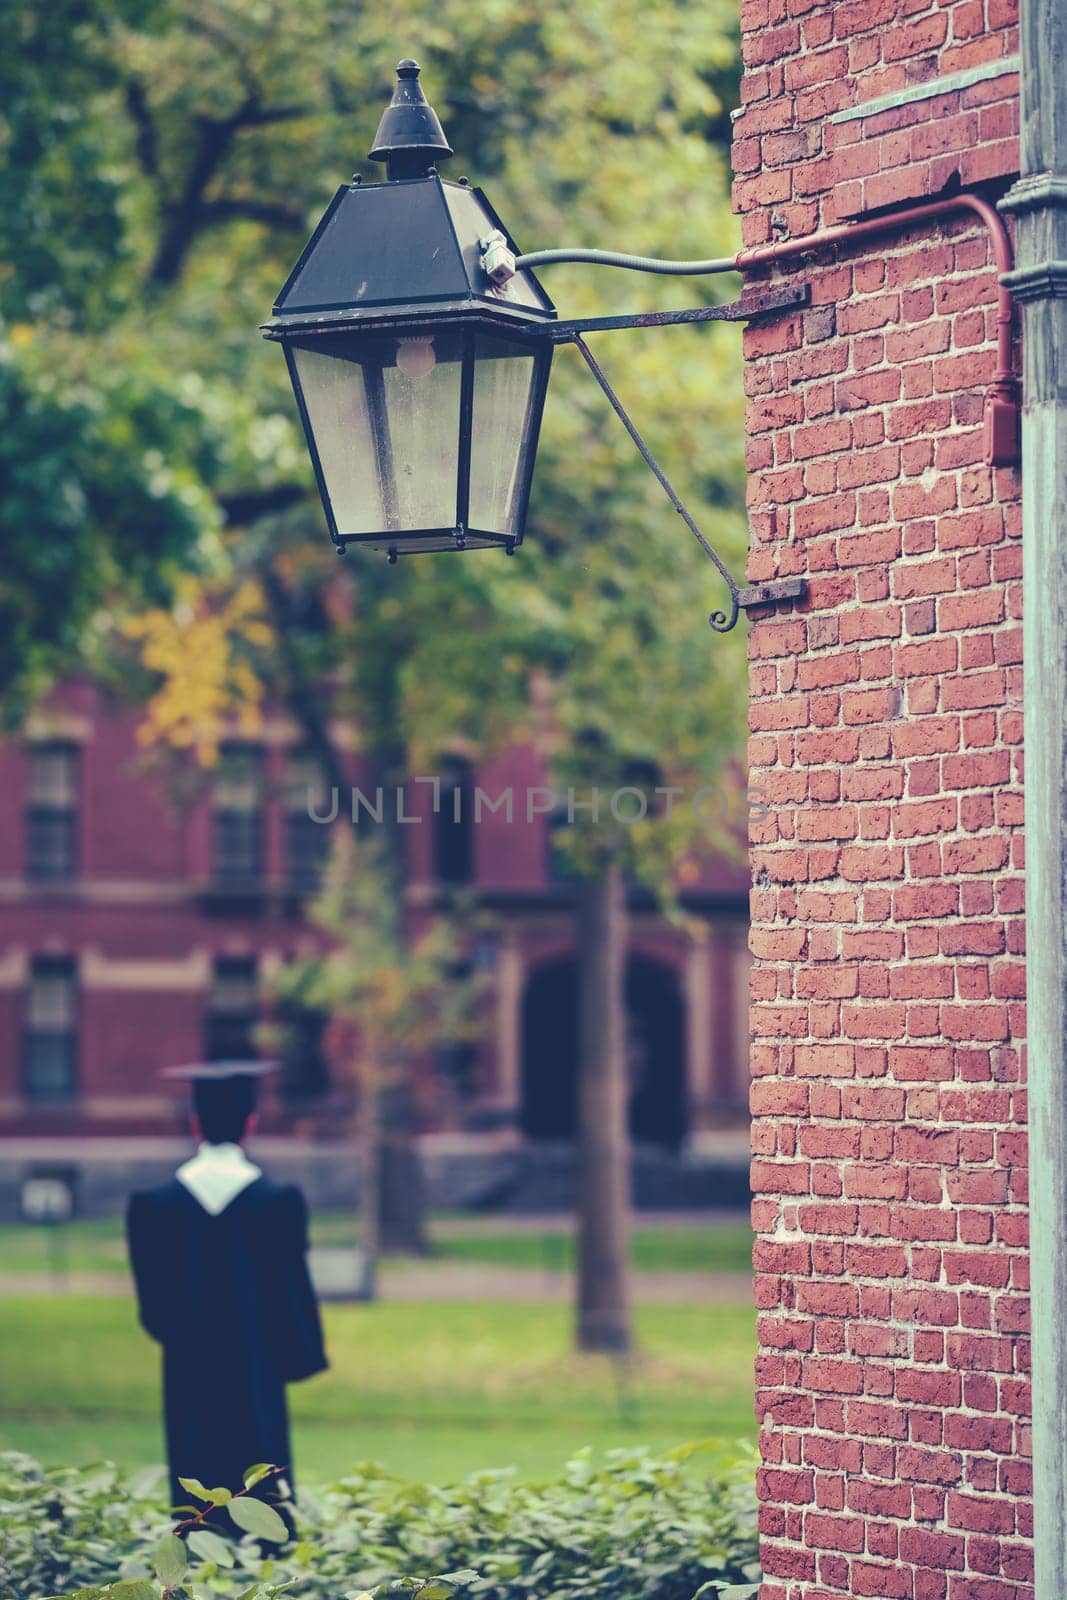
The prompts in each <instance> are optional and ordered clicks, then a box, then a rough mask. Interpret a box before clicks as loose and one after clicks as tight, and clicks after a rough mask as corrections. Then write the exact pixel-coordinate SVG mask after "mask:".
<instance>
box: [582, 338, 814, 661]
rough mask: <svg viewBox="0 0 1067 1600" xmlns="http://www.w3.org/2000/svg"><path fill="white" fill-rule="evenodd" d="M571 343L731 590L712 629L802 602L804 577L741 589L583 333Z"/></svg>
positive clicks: (719, 630) (714, 617) (713, 615)
mask: <svg viewBox="0 0 1067 1600" xmlns="http://www.w3.org/2000/svg"><path fill="white" fill-rule="evenodd" d="M570 342H571V343H573V344H574V345H576V346H577V348H578V350H579V351H580V352H581V355H582V358H583V360H584V361H585V364H586V366H587V367H588V368H589V370H590V372H591V373H592V374H593V377H594V378H595V379H596V381H597V383H598V384H599V385H600V387H601V389H602V390H603V391H604V394H605V395H606V396H607V400H608V404H609V405H610V406H611V409H612V410H613V411H614V413H615V415H616V416H617V417H618V419H619V421H620V422H621V423H622V425H623V427H624V428H625V429H626V431H627V433H628V434H629V435H630V438H631V439H632V440H633V442H634V444H635V445H636V446H637V449H638V451H639V452H640V455H641V457H642V459H643V460H644V462H645V464H646V466H648V468H649V469H650V470H651V472H652V474H653V476H654V477H655V478H656V480H657V482H658V483H659V485H660V487H661V488H662V489H663V492H664V494H666V496H667V498H668V500H669V501H670V502H671V505H672V506H673V507H674V509H675V511H677V513H678V515H679V516H680V517H681V519H682V521H683V522H684V523H685V525H686V527H687V528H688V529H689V531H690V533H691V534H692V535H693V537H694V538H695V539H696V541H697V543H698V544H699V545H700V547H701V549H702V550H703V551H704V553H705V554H706V555H707V556H708V558H709V559H710V560H711V561H712V562H713V563H714V565H715V567H716V569H717V570H718V572H719V573H720V575H721V576H722V579H723V582H724V583H725V584H726V587H727V588H728V589H729V591H730V604H729V608H728V609H727V610H726V611H713V612H712V613H711V615H710V617H709V618H708V623H709V626H710V627H712V628H714V630H715V632H716V633H729V631H730V629H731V628H732V627H734V625H735V624H736V622H737V618H738V614H739V612H741V611H745V612H747V611H749V610H752V609H754V608H756V607H757V606H772V605H777V604H779V603H780V602H782V601H788V600H800V599H803V598H804V597H805V595H806V593H807V584H806V583H805V581H804V579H803V578H775V579H771V580H769V581H768V582H765V583H757V584H750V585H749V586H748V587H747V588H741V587H740V586H739V585H738V584H737V583H735V582H734V579H733V577H732V576H731V574H730V572H729V571H728V570H727V568H726V566H725V565H724V563H723V561H722V558H721V557H720V556H719V553H718V551H717V550H716V549H715V548H714V546H713V545H712V544H711V543H710V541H709V540H708V539H707V538H706V537H705V535H704V534H703V533H702V532H701V530H700V528H698V527H697V524H696V523H695V522H694V520H693V518H692V516H691V515H690V514H689V512H688V511H687V510H686V508H685V506H684V505H683V504H682V501H681V500H680V499H679V497H678V495H677V494H676V493H675V490H674V487H673V485H672V484H671V482H670V480H669V479H668V477H667V475H666V473H665V472H664V471H663V468H662V467H661V466H660V464H659V462H658V461H657V460H656V458H655V456H654V455H653V454H652V452H651V450H650V449H649V448H648V445H647V444H646V443H645V441H644V439H643V438H642V437H641V434H640V433H639V432H638V430H637V426H636V424H635V423H634V422H633V420H632V419H631V417H630V415H629V413H628V412H627V411H626V408H625V407H624V406H623V403H622V401H621V400H620V399H619V397H618V395H617V394H616V393H615V390H614V389H613V388H612V386H611V384H610V382H609V381H608V378H607V375H606V374H605V372H604V370H603V368H602V367H601V365H600V363H599V361H598V360H597V359H596V357H595V356H594V354H593V352H592V351H591V350H590V348H589V346H588V345H587V344H586V342H585V340H584V339H583V338H582V336H581V334H580V333H575V334H573V335H572V336H571V340H570Z"/></svg>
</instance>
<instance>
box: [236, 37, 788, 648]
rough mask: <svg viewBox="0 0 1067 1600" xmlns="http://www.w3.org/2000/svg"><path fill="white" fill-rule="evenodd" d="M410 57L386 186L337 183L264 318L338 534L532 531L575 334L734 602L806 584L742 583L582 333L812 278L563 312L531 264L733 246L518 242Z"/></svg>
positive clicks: (506, 540) (385, 543)
mask: <svg viewBox="0 0 1067 1600" xmlns="http://www.w3.org/2000/svg"><path fill="white" fill-rule="evenodd" d="M418 79H419V67H418V65H417V63H416V62H414V61H401V62H400V64H399V66H398V67H397V82H396V88H395V91H394V94H393V98H392V101H391V103H390V105H389V106H388V107H387V108H386V111H385V113H384V115H383V116H382V119H381V122H380V124H379V127H378V134H377V137H376V139H375V142H374V148H373V150H372V151H371V153H370V154H371V159H372V160H374V161H382V162H384V163H385V169H386V176H385V182H384V183H377V184H363V183H361V182H360V180H359V178H355V179H353V181H352V183H351V184H346V185H344V186H343V187H342V188H340V189H338V191H337V193H336V194H335V195H334V197H333V199H332V200H331V202H330V204H329V206H328V208H327V210H326V213H325V215H324V216H323V218H322V220H321V222H320V223H319V225H318V227H317V228H316V229H315V232H314V233H313V234H312V236H311V238H310V240H309V241H308V243H307V245H306V246H305V248H304V251H303V253H302V255H301V256H300V259H299V261H298V262H297V263H296V266H295V267H294V268H293V270H292V272H291V273H290V275H289V277H288V279H287V280H286V282H285V285H284V287H283V288H282V290H281V293H280V294H279V296H278V299H277V302H276V304H275V307H274V315H273V316H272V317H271V319H270V321H269V322H267V323H265V324H264V325H263V332H264V334H265V335H266V337H267V338H268V339H274V340H277V341H278V342H279V343H280V344H281V345H282V348H283V349H284V351H285V357H286V361H287V363H288V367H289V376H290V378H291V380H292V384H293V389H294V392H295V394H296V402H297V407H298V409H299V412H300V418H301V421H302V423H303V426H304V433H305V436H306V439H307V445H308V450H309V452H310V455H311V460H312V464H313V466H314V469H315V477H316V480H317V482H318V486H319V493H320V494H321V496H322V503H323V508H324V510H325V513H326V521H327V524H328V526H329V530H330V536H331V538H332V539H333V541H334V544H335V545H336V546H337V547H338V550H339V552H340V553H341V554H342V555H343V554H344V552H345V550H346V548H347V547H348V545H350V544H355V545H363V546H365V547H366V548H368V549H371V550H381V551H384V552H385V553H386V555H387V556H388V557H389V560H390V561H395V560H396V558H397V557H398V556H400V555H405V554H410V553H416V552H421V551H432V550H464V549H473V548H476V547H479V546H492V545H497V546H502V547H503V548H504V549H505V550H506V551H507V553H508V554H509V555H510V554H511V553H512V552H513V551H514V550H515V549H516V548H517V546H518V545H519V544H521V542H522V536H523V531H524V527H525V523H526V509H527V504H528V501H529V495H530V480H531V478H532V476H533V466H534V457H535V455H536V451H537V439H538V434H539V432H540V427H541V413H542V409H543V406H544V399H545V391H546V389H547V386H548V373H549V366H550V364H551V359H552V351H553V347H554V346H555V345H556V344H560V343H571V344H574V345H575V346H576V347H577V349H578V350H579V351H580V353H581V355H582V356H583V358H584V360H585V362H586V364H587V365H588V367H589V369H590V371H591V372H592V374H593V376H594V377H595V379H596V381H597V382H598V383H599V385H600V387H601V388H602V389H603V391H604V393H605V394H606V396H607V398H608V400H609V402H610V403H611V406H612V408H613V409H614V411H615V412H616V415H617V416H618V417H619V418H620V420H621V421H622V423H623V425H624V426H625V427H626V429H627V431H628V432H629V434H630V436H631V438H632V439H633V440H634V443H635V444H636V445H637V447H638V449H639V450H640V452H641V454H642V456H643V457H644V459H645V461H646V462H647V463H648V465H649V467H650V468H651V469H652V471H653V472H654V473H655V475H656V477H657V478H658V480H659V482H660V483H661V485H662V486H663V488H664V490H665V492H666V493H667V495H668V496H669V498H670V500H671V502H672V504H673V505H674V507H675V509H676V510H677V511H678V512H679V513H680V515H681V516H682V518H683V520H684V521H685V523H686V525H687V526H688V527H689V529H690V531H691V532H692V533H693V534H694V536H695V537H696V538H697V539H698V540H699V542H700V544H701V545H702V547H703V548H704V550H705V552H706V553H707V555H708V556H709V557H710V559H711V560H712V561H713V562H714V564H715V566H716V567H717V568H718V570H719V572H720V573H721V574H722V577H723V579H724V581H725V582H726V584H727V586H728V588H729V591H730V604H729V607H728V609H727V610H725V611H716V612H713V613H712V616H711V618H710V621H711V625H712V627H713V628H716V629H717V630H718V631H720V632H725V631H726V630H727V629H729V628H731V627H733V625H734V623H735V622H736V621H737V617H738V611H739V608H742V607H749V606H754V605H758V604H766V603H768V602H772V601H774V600H781V599H792V598H796V597H797V596H798V595H800V594H801V593H802V592H803V583H802V581H801V580H800V579H798V578H789V579H779V580H775V581H774V582H772V583H768V584H762V585H757V586H755V587H752V588H749V589H741V588H739V586H738V585H737V584H736V583H735V582H734V580H733V578H732V577H731V575H730V573H729V572H728V571H727V569H726V567H725V566H724V564H723V562H722V561H721V560H720V558H719V556H718V554H717V553H716V551H715V550H714V548H713V547H712V545H711V544H710V543H709V541H708V540H707V539H706V538H705V537H704V534H703V533H702V532H701V531H700V529H699V528H698V527H697V525H696V523H695V522H694V520H693V518H692V517H691V516H690V514H689V512H688V511H687V510H686V508H685V507H684V506H683V504H682V502H681V501H680V500H679V498H678V496H677V495H676V494H675V492H674V490H673V489H672V487H671V485H670V484H669V483H668V481H667V479H666V477H665V475H664V473H663V472H662V470H661V469H660V467H659V465H658V464H657V462H656V461H655V460H654V459H653V457H652V455H651V453H650V451H649V450H648V447H647V446H646V444H645V442H644V440H643V439H642V438H641V435H640V434H639V432H638V431H637V428H636V427H635V425H634V423H633V422H632V421H631V419H630V417H629V416H628V415H627V413H626V411H625V410H624V408H623V406H622V403H621V401H620V400H619V398H618V396H617V395H616V393H615V391H614V390H613V388H612V387H611V385H610V383H609V382H608V380H607V378H606V376H605V375H604V372H603V371H602V369H601V367H600V365H599V363H598V362H597V361H596V359H595V357H594V356H593V354H592V351H591V350H590V349H589V347H588V346H587V345H586V344H585V342H584V339H583V335H584V334H585V333H588V332H592V331H597V330H600V329H612V328H635V327H657V326H665V325H667V324H671V323H689V322H710V321H742V320H747V319H749V318H751V317H753V316H756V315H758V314H760V312H764V311H775V310H779V309H781V308H782V307H784V306H795V305H800V304H803V303H804V300H805V298H806V294H807V291H806V289H804V288H795V287H792V288H784V289H783V288H776V289H769V290H763V291H761V292H758V293H753V294H748V295H746V296H745V297H744V298H743V299H742V300H740V301H735V302H734V303H733V304H731V305H715V306H700V307H697V308H695V309H694V310H690V311H676V312H652V313H649V314H646V315H643V316H626V317H593V318H585V319H583V320H580V321H572V322H562V321H560V320H559V319H558V318H557V317H556V312H555V308H554V307H553V305H552V302H551V301H550V300H549V298H548V296H547V295H546V294H545V292H544V290H543V289H542V288H541V286H540V284H539V283H538V282H537V279H536V278H535V277H534V275H533V273H532V271H531V270H530V268H531V267H532V266H534V265H538V264H540V263H550V262H553V261H560V260H585V261H594V262H600V263H604V264H608V265H613V266H623V267H629V268H634V269H637V270H641V271H652V272H670V273H682V272H684V273H694V272H700V273H708V272H728V271H732V270H734V268H735V265H736V263H735V258H734V257H732V256H724V257H720V258H717V259H715V260H713V261H676V262H657V261H652V260H649V259H647V258H645V257H640V256H620V255H615V254H612V253H609V252H604V251H593V250H579V251H570V250H566V251H565V250H549V251H544V252H541V253H540V254H537V255H532V256H528V257H523V256H521V255H519V253H518V251H517V248H516V246H515V242H514V240H513V239H512V238H511V236H510V234H509V233H508V232H507V230H506V228H505V227H504V225H503V223H502V222H501V221H500V218H499V217H498V216H497V215H496V213H495V211H494V210H493V208H492V207H491V206H490V204H489V202H488V200H487V199H486V198H485V196H484V194H483V193H482V191H481V190H480V189H472V188H471V187H470V186H469V185H468V183H467V181H466V179H460V181H459V182H458V183H449V182H445V181H444V180H443V179H442V178H441V177H440V176H439V175H438V172H437V163H438V162H440V161H444V160H447V159H448V158H449V157H450V156H451V155H452V150H451V148H450V147H449V144H448V141H447V140H446V138H445V135H444V131H443V129H442V127H441V124H440V122H439V120H438V118H437V115H436V113H435V112H434V111H433V109H432V108H431V107H430V106H429V105H428V104H427V102H426V97H425V95H424V94H423V91H422V87H421V85H420V83H419V81H418Z"/></svg>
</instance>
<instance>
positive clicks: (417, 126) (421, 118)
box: [370, 60, 452, 179]
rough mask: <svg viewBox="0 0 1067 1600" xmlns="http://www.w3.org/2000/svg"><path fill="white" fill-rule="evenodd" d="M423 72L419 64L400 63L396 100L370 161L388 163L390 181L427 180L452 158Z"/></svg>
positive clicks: (381, 125) (382, 124)
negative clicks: (423, 81)
mask: <svg viewBox="0 0 1067 1600" xmlns="http://www.w3.org/2000/svg"><path fill="white" fill-rule="evenodd" d="M419 71H420V68H419V63H418V62H417V61H411V60H404V61H401V62H399V63H398V64H397V69H396V87H395V88H394V90H393V98H392V99H391V100H390V102H389V104H388V105H387V106H386V108H385V111H384V112H383V113H382V120H381V121H380V122H379V124H378V132H377V133H376V135H375V137H374V148H373V149H372V150H371V152H370V159H371V160H372V161H385V162H387V163H388V166H387V169H386V170H387V172H388V175H389V177H390V178H394V179H396V178H424V177H425V176H426V174H427V173H428V172H429V171H430V169H431V168H432V167H433V166H434V165H435V163H436V162H438V161H447V160H448V159H449V157H450V156H451V155H452V146H451V145H450V144H449V142H448V140H447V139H446V138H445V130H444V129H443V128H442V126H441V122H440V118H439V117H438V115H437V112H436V111H435V110H434V108H433V106H431V105H430V104H429V102H428V101H427V99H426V96H425V94H424V93H423V88H422V84H421V83H420V82H419Z"/></svg>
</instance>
